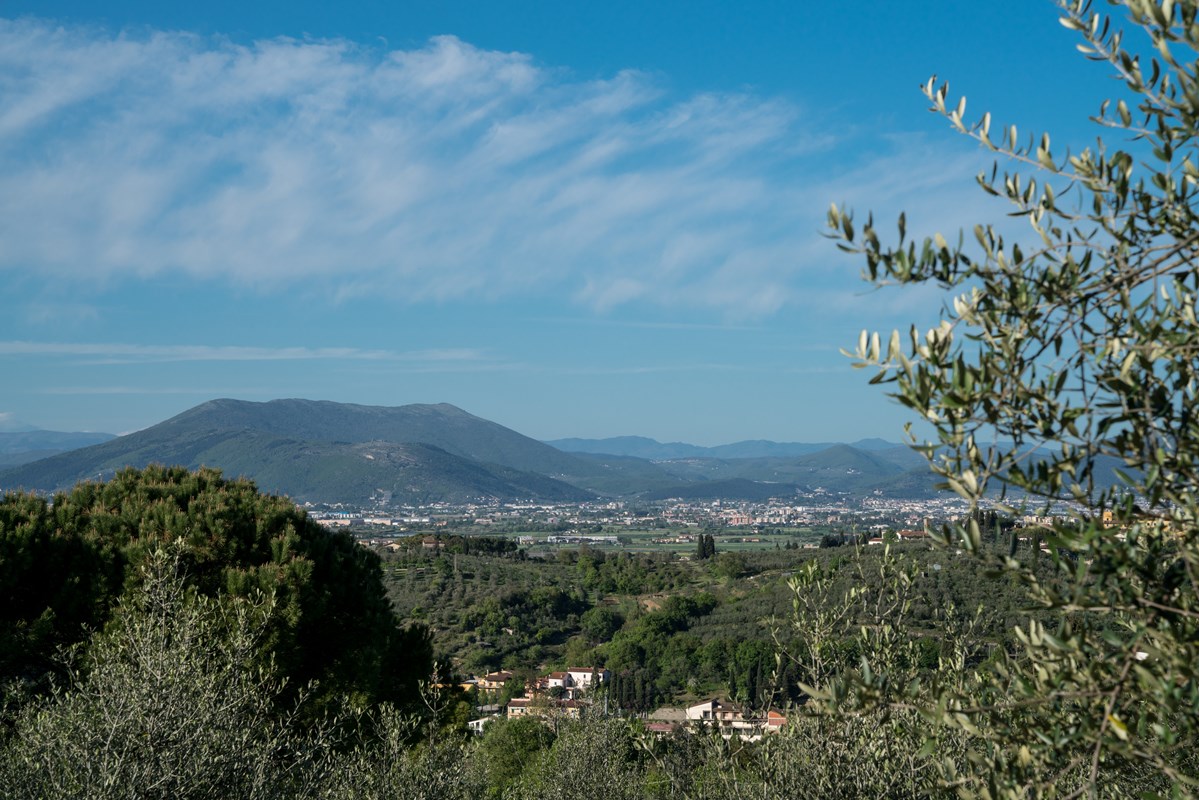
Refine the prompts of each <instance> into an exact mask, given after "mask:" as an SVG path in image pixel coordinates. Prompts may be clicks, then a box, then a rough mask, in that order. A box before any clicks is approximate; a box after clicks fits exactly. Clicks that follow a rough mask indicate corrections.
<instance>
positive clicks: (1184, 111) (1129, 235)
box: [829, 0, 1199, 797]
mask: <svg viewBox="0 0 1199 800" xmlns="http://www.w3.org/2000/svg"><path fill="white" fill-rule="evenodd" d="M1058 5H1059V7H1060V12H1061V22H1062V24H1063V25H1065V26H1066V27H1067V28H1070V29H1072V30H1074V31H1077V33H1078V35H1079V37H1080V38H1081V42H1080V50H1081V51H1082V52H1083V53H1084V54H1085V56H1086V57H1087V58H1089V59H1091V60H1093V61H1097V62H1101V63H1102V64H1103V65H1105V66H1106V67H1107V68H1108V69H1110V70H1114V72H1115V73H1116V75H1117V76H1118V77H1119V78H1120V80H1121V84H1120V90H1119V96H1117V97H1114V98H1113V99H1112V100H1110V101H1108V102H1105V103H1103V105H1102V107H1101V108H1100V109H1099V112H1098V114H1097V115H1096V116H1095V117H1094V118H1093V119H1094V122H1095V123H1096V124H1097V125H1098V126H1099V127H1100V128H1101V129H1103V131H1104V135H1103V136H1101V137H1100V138H1099V139H1098V140H1097V144H1096V145H1095V146H1093V147H1090V148H1087V149H1082V150H1079V151H1076V152H1069V151H1067V150H1061V149H1059V148H1057V147H1055V146H1052V145H1051V140H1050V137H1049V135H1048V134H1047V133H1046V134H1041V135H1033V136H1027V137H1022V136H1021V135H1020V134H1019V133H1018V132H1017V130H1016V129H1015V128H1014V127H1004V126H1000V125H998V124H993V123H992V119H991V116H990V114H983V115H982V116H981V117H978V118H968V117H967V115H966V102H965V99H964V98H963V99H956V98H954V97H953V96H951V94H950V91H949V87H948V85H947V84H940V85H938V83H937V81H936V79H935V78H934V79H932V80H930V81H929V82H928V83H927V85H926V86H925V94H926V95H927V97H928V98H929V100H930V101H931V102H932V105H933V109H934V110H935V111H936V112H938V113H940V114H941V115H943V116H944V117H945V118H946V119H947V120H948V122H949V124H950V125H951V126H952V128H953V129H954V130H956V131H957V132H959V133H960V134H963V135H966V136H968V137H971V138H973V139H975V140H977V141H978V142H979V143H980V144H981V145H982V146H983V147H984V148H986V149H988V150H990V151H993V152H995V153H997V154H998V161H997V162H996V164H995V165H994V166H993V167H992V168H991V169H989V170H988V171H986V172H984V173H982V174H980V175H979V177H978V183H979V186H980V187H981V189H982V190H983V191H984V192H986V193H988V194H990V195H994V196H997V197H999V198H1001V199H1002V200H1006V202H1007V203H1008V204H1010V206H1011V207H1014V208H1011V207H1009V209H1008V210H1009V212H1013V213H1015V214H1016V215H1019V216H1022V217H1023V218H1025V219H1026V220H1027V222H1028V224H1029V226H1030V227H1029V228H1028V229H1027V233H1025V234H1023V235H1017V236H1016V237H1015V239H1013V237H1012V236H1011V235H1009V236H1007V237H1005V236H1004V235H1003V234H1002V233H1001V232H1000V231H999V230H998V229H997V228H996V227H995V226H993V225H989V224H981V225H978V226H976V227H975V228H974V229H973V231H971V232H968V233H965V234H960V235H958V236H951V237H948V238H947V237H945V236H942V235H940V234H937V235H935V236H932V237H929V238H922V239H920V240H919V241H917V240H913V239H910V238H909V237H908V235H907V232H906V230H905V220H904V217H903V216H902V215H901V216H900V217H899V220H898V238H897V239H895V240H892V243H885V242H884V241H883V236H882V233H881V231H879V230H878V229H877V228H876V226H875V223H874V220H873V219H871V218H868V219H867V220H866V221H865V224H861V223H860V222H858V223H857V224H855V218H854V215H853V214H852V213H851V212H849V211H847V210H843V209H838V208H837V207H835V206H834V207H833V208H832V209H831V211H830V213H829V225H830V228H831V230H832V235H833V236H834V237H836V238H838V239H839V240H840V241H839V245H840V247H841V248H842V249H843V250H847V251H849V252H852V253H856V254H857V255H858V256H859V257H861V258H863V259H864V262H865V268H864V274H865V277H866V279H867V280H869V281H870V282H872V283H873V284H875V285H879V286H881V285H887V284H898V285H908V284H933V285H937V286H940V287H942V288H943V289H945V290H946V291H947V292H948V293H950V295H951V299H950V300H948V301H947V302H946V303H945V305H944V307H943V308H942V309H941V312H940V315H939V320H938V321H937V323H936V324H935V325H933V326H932V327H931V328H929V329H927V330H926V331H921V330H920V329H918V328H917V327H915V326H913V327H912V328H911V330H910V332H909V333H908V334H907V335H903V334H901V333H900V332H898V331H896V332H894V333H892V334H891V335H890V337H887V336H886V335H882V336H880V335H879V334H878V333H874V334H870V333H866V332H864V333H863V334H862V337H861V339H860V341H859V342H858V346H857V348H856V353H853V354H852V355H854V356H855V357H856V360H857V365H858V366H861V367H865V368H870V369H873V370H875V375H874V377H873V382H876V383H882V384H885V385H886V386H888V387H889V388H890V390H891V393H892V396H893V397H895V398H896V399H897V400H898V401H899V402H900V403H901V404H902V405H904V406H906V407H907V408H909V409H911V410H912V411H913V412H915V414H916V415H917V416H918V417H919V418H920V419H921V420H923V421H924V422H925V423H927V425H928V426H929V427H930V428H931V430H932V431H934V432H935V433H934V434H933V435H930V436H927V437H921V438H920V440H917V437H916V436H915V434H913V433H912V432H911V429H909V435H911V436H912V438H913V443H914V444H915V445H916V446H918V447H921V448H923V452H924V453H925V454H926V455H927V458H928V459H929V463H930V465H931V467H932V470H933V471H934V472H935V473H936V475H938V476H939V478H940V482H941V485H942V486H943V487H945V488H947V489H950V490H952V491H954V492H956V493H957V494H959V495H961V496H962V497H964V498H966V499H967V500H969V501H970V502H971V503H972V504H974V505H975V506H978V505H979V504H987V503H994V504H998V505H1002V506H1005V507H1006V508H1007V509H1008V510H1010V511H1015V510H1017V509H1020V508H1038V509H1039V510H1040V511H1042V512H1044V513H1056V514H1058V521H1057V522H1055V523H1054V525H1053V527H1052V531H1051V533H1050V534H1049V535H1048V536H1047V538H1046V541H1045V544H1046V547H1047V549H1048V555H1047V556H1045V558H1047V559H1049V560H1051V562H1052V563H1053V565H1055V567H1056V570H1055V574H1054V576H1053V577H1052V579H1048V580H1047V579H1045V578H1043V577H1040V578H1039V577H1038V574H1037V572H1036V571H1034V569H1033V568H1032V567H1031V566H1030V564H1029V563H1028V561H1027V560H1019V559H1017V558H1015V557H1014V555H1013V554H1007V553H994V552H990V553H988V552H986V551H987V548H986V547H984V546H983V535H982V532H981V531H980V529H979V526H978V524H977V522H974V521H967V522H964V523H962V524H960V525H956V526H949V527H946V528H945V529H943V530H941V531H939V532H938V538H939V539H940V540H941V542H942V543H944V544H947V545H952V546H954V547H958V548H961V549H963V550H966V551H969V552H972V553H976V554H978V555H979V557H980V558H983V559H986V560H988V561H989V562H990V565H991V566H993V567H997V568H999V569H1002V570H1006V571H1008V572H1009V573H1010V574H1012V575H1014V576H1016V577H1018V578H1019V579H1020V580H1022V581H1023V582H1024V583H1025V585H1026V586H1027V590H1028V593H1029V597H1030V599H1031V601H1032V602H1033V604H1034V605H1036V606H1039V607H1041V608H1044V609H1049V610H1052V611H1054V612H1056V618H1057V619H1058V620H1060V622H1059V623H1056V624H1055V625H1053V626H1050V627H1046V626H1044V625H1041V624H1035V623H1029V624H1028V625H1027V627H1025V628H1023V629H1022V630H1020V631H1019V636H1020V642H1021V647H1020V648H1019V649H1018V650H1016V651H1013V652H1009V653H1003V654H1001V657H1000V658H997V659H995V660H994V662H993V664H994V666H993V667H990V668H988V669H987V670H986V671H985V674H984V675H983V676H982V677H981V678H979V679H977V680H974V679H970V680H967V679H966V678H965V677H964V676H958V678H956V679H955V678H954V677H952V676H949V675H944V674H943V675H942V676H941V680H942V683H941V684H940V685H938V687H936V691H935V695H936V697H937V701H936V703H935V704H932V705H931V706H929V707H926V710H927V712H928V714H929V716H930V718H931V719H935V720H936V721H937V722H938V723H940V724H943V725H950V726H957V727H958V728H960V729H962V730H964V731H966V732H967V733H968V734H969V739H968V752H967V754H966V755H967V757H966V758H965V759H964V760H957V761H956V762H955V764H954V765H950V766H946V768H945V770H944V773H945V774H944V775H943V780H944V785H945V786H946V787H947V788H955V789H956V790H957V791H958V792H959V793H961V794H963V795H979V796H988V797H999V796H1004V797H1008V796H1055V795H1056V796H1100V795H1108V794H1114V795H1121V794H1125V793H1133V792H1135V793H1136V794H1141V793H1146V795H1145V796H1154V793H1156V794H1158V795H1170V794H1172V795H1174V796H1185V797H1194V796H1196V795H1197V793H1199V769H1197V766H1196V751H1197V749H1199V745H1197V741H1196V734H1197V731H1199V594H1197V592H1199V589H1197V587H1199V524H1197V519H1196V518H1197V514H1199V494H1197V492H1199V408H1196V401H1197V399H1199V398H1197V393H1199V320H1197V318H1196V313H1197V308H1196V301H1197V299H1199V209H1197V207H1196V206H1197V202H1196V201H1197V199H1199V196H1197V194H1196V190H1197V187H1196V183H1197V181H1199V153H1197V149H1196V145H1197V144H1199V3H1196V2H1195V0H1177V1H1176V0H1123V1H1122V2H1114V0H1113V2H1112V3H1111V5H1113V6H1118V7H1119V8H1120V11H1118V12H1117V14H1118V16H1119V17H1120V18H1119V19H1113V18H1112V17H1111V16H1109V15H1108V13H1107V9H1106V8H1098V7H1096V4H1094V3H1093V2H1092V1H1091V0H1058ZM1105 141H1106V142H1109V143H1114V144H1107V143H1105Z"/></svg>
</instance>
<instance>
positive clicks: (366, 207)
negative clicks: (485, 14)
mask: <svg viewBox="0 0 1199 800" xmlns="http://www.w3.org/2000/svg"><path fill="white" fill-rule="evenodd" d="M0 94H2V95H3V97H4V98H5V102H4V103H3V104H0V271H2V270H10V271H27V272H33V273H36V274H38V275H43V276H47V277H48V278H49V279H59V278H63V277H67V278H71V279H76V278H83V279H88V280H107V279H114V278H115V279H127V278H138V277H147V276H155V275H166V274H185V275H189V276H193V277H197V278H202V279H217V280H226V281H231V282H237V283H245V284H248V285H251V286H254V287H258V288H260V289H264V290H270V289H272V288H276V287H284V286H293V285H296V284H300V283H306V284H309V285H316V286H319V287H322V291H327V292H328V293H329V296H330V297H332V298H334V299H341V300H345V299H348V298H353V297H356V296H361V295H365V294H371V295H379V294H383V295H390V296H393V297H395V298H397V299H400V300H406V301H421V300H447V299H453V298H460V297H486V298H494V297H502V296H504V295H507V294H514V293H528V292H552V293H554V294H555V295H560V296H563V295H564V296H566V297H571V298H573V299H574V300H575V301H576V302H580V303H583V304H586V305H589V306H593V307H595V308H599V309H606V308H611V307H613V306H617V305H620V304H624V303H629V302H634V301H637V302H651V303H660V304H664V305H668V306H680V307H700V308H711V309H716V310H722V311H725V312H728V311H730V310H734V311H737V312H738V313H740V314H742V315H743V316H745V317H747V318H748V317H752V316H753V315H756V314H769V313H771V312H774V311H776V310H777V309H779V308H781V307H782V306H784V305H786V304H789V303H795V302H802V300H803V292H802V290H801V289H800V287H801V286H802V285H804V283H805V282H807V281H810V280H811V276H812V272H813V271H816V272H818V273H819V272H821V270H819V269H818V266H819V263H820V262H827V261H828V260H830V256H831V255H832V254H833V252H834V251H833V250H832V248H831V247H830V246H829V245H828V243H827V242H825V241H823V240H821V239H820V237H819V230H820V224H821V219H822V213H823V208H824V207H825V204H826V202H827V200H829V199H840V198H842V197H843V194H842V192H841V191H835V190H840V189H846V188H851V190H852V191H854V192H860V193H863V194H866V195H869V194H870V193H871V192H872V191H878V192H881V193H883V194H887V193H889V192H893V191H894V192H899V191H901V190H902V191H919V192H929V191H932V190H934V189H938V190H939V189H940V188H941V187H943V186H945V185H947V184H948V183H949V182H951V181H955V180H957V179H958V178H959V177H960V174H961V173H960V171H958V167H959V166H961V165H960V164H956V163H955V164H950V165H947V164H945V163H944V160H943V154H938V153H934V152H924V153H918V154H917V156H918V157H916V158H909V157H907V154H908V153H909V151H910V150H911V148H909V147H908V146H907V143H904V142H902V141H897V142H896V143H895V145H894V149H895V150H896V151H897V152H899V153H900V154H899V155H897V156H895V157H894V158H893V160H892V161H888V162H887V163H886V164H884V165H883V167H885V169H886V174H884V175H883V176H882V177H881V178H880V172H879V170H878V169H875V170H874V171H873V172H870V171H869V170H868V169H866V168H863V171H862V173H861V174H863V175H867V176H871V177H869V182H867V183H865V184H857V183H852V182H850V181H844V180H841V179H829V178H827V177H816V176H817V175H823V176H827V173H828V168H827V164H826V163H824V162H825V161H826V160H827V159H826V158H824V157H823V155H822V154H827V152H829V151H830V149H831V148H842V151H841V152H840V154H839V157H840V158H847V159H849V160H852V156H850V155H847V154H846V152H844V151H845V149H847V148H848V149H851V148H852V144H850V145H847V144H846V143H844V142H840V141H838V140H837V139H835V138H834V137H830V136H828V135H827V134H826V133H822V132H821V125H819V124H818V123H817V121H815V120H814V119H813V115H812V114H810V113H808V112H804V111H803V110H802V109H800V108H797V107H796V106H795V105H793V104H791V103H788V102H783V101H779V100H774V99H770V98H762V97H754V96H749V95H722V94H701V95H698V96H692V97H684V98H679V97H676V96H672V95H671V94H670V93H669V92H667V91H665V90H664V88H663V87H662V86H660V85H659V84H658V83H657V82H655V81H654V80H653V79H651V78H649V77H647V76H645V75H642V74H639V73H636V72H623V73H620V74H617V75H615V76H613V77H611V78H610V79H608V80H599V81H582V80H577V79H574V78H572V77H570V75H569V74H568V73H566V72H564V71H561V70H556V69H550V68H546V67H544V66H542V65H539V64H537V63H536V62H535V61H534V60H533V59H531V58H530V57H529V56H528V55H525V54H520V53H502V52H494V51H486V50H481V49H479V48H476V47H472V46H471V45H469V44H467V43H465V42H462V41H460V40H458V39H455V38H453V37H440V38H437V39H434V40H432V41H430V42H429V43H428V44H427V45H426V46H424V47H420V48H417V49H414V50H408V51H386V50H383V49H379V48H371V47H363V46H360V45H357V44H354V43H352V42H347V41H343V40H321V41H308V40H303V41H300V40H291V39H276V40H269V41H261V42H256V43H254V44H252V45H240V44H235V43H232V42H229V41H226V40H222V39H214V38H206V37H200V36H195V35H190V34H185V33H168V32H151V33H142V34H139V33H128V32H126V33H121V34H112V33H110V32H106V31H102V30H96V29H91V28H70V27H68V28H63V27H58V26H55V25H51V24H49V23H44V22H40V21H37V20H20V21H3V20H0ZM814 153H815V154H817V155H816V156H814V155H813V154H814ZM971 171H972V170H971ZM805 176H806V177H805ZM905 187H906V188H905ZM816 190H818V191H816ZM833 257H834V258H835V256H833ZM825 274H826V275H827V271H825ZM194 357H196V358H202V357H204V356H203V355H202V354H200V353H197V354H196V355H195V356H194ZM219 357H220V358H234V357H236V355H235V354H234V353H233V352H232V351H227V352H224V353H222V354H221V355H220V356H219ZM245 357H247V358H256V357H258V356H254V355H253V354H247V355H246V356H245ZM272 357H285V356H281V355H275V356H272ZM297 357H313V356H311V355H298V356H297ZM319 357H326V356H319ZM327 357H340V356H332V355H331V356H327ZM354 357H359V358H365V357H369V356H367V355H364V354H359V355H356V356H354Z"/></svg>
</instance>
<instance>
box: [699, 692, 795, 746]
mask: <svg viewBox="0 0 1199 800" xmlns="http://www.w3.org/2000/svg"><path fill="white" fill-rule="evenodd" d="M686 715H687V721H688V722H691V723H693V724H698V725H705V726H713V727H716V728H717V729H718V730H719V731H720V735H721V736H723V737H725V738H726V739H728V738H730V737H732V736H737V737H739V738H741V739H746V740H748V741H757V740H758V739H760V738H761V737H762V735H763V734H764V733H774V732H777V731H779V730H781V729H782V728H783V727H784V726H785V725H786V724H787V717H786V715H784V714H783V713H782V712H781V711H777V710H774V709H771V710H769V711H767V712H766V714H765V715H751V714H747V713H746V709H744V708H743V707H742V706H739V705H737V704H736V703H731V702H727V701H723V700H720V699H718V698H712V699H711V700H705V701H704V702H702V703H696V704H695V705H693V706H689V707H688V708H687V710H686Z"/></svg>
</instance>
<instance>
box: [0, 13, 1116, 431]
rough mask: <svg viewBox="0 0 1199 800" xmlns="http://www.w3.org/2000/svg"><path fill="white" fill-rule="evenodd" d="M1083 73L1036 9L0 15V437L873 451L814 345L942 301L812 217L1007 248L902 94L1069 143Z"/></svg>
mask: <svg viewBox="0 0 1199 800" xmlns="http://www.w3.org/2000/svg"><path fill="white" fill-rule="evenodd" d="M101 6H102V13H101V12H100V11H99V10H98V9H100V7H101ZM1074 45H1075V41H1074V38H1073V36H1072V34H1071V33H1070V32H1069V31H1066V30H1065V29H1064V28H1062V27H1061V26H1060V25H1058V23H1057V22H1056V13H1055V8H1054V7H1053V5H1052V4H1050V3H1048V2H1041V1H1040V0H1013V1H1012V2H1009V3H962V2H957V1H955V2H949V0H936V1H934V2H920V3H895V2H863V3H856V4H852V5H851V4H840V3H820V4H817V3H800V2H741V3H736V4H734V3H727V2H686V3H684V2H651V3H647V2H644V0H641V2H624V0H621V1H620V2H605V3H595V2H552V3H551V2H515V3H481V2H464V1H462V0H459V1H458V2H439V1H437V0H422V1H421V2H384V0H371V1H370V2H357V3H354V2H350V3H342V4H329V3H317V2H301V1H299V0H292V1H291V2H288V3H282V2H255V3H246V2H244V0H243V1H242V2H237V3H234V2H223V1H222V2H206V3H187V4H184V3H162V2H155V3H150V2H121V0H114V1H113V2H106V3H104V4H97V3H94V2H59V1H57V0H39V1H38V2H36V3H34V2H19V1H12V0H0V280H3V285H4V287H5V291H4V292H2V293H0V369H2V370H3V373H4V375H5V379H4V381H3V382H2V383H0V418H3V417H4V415H7V417H8V418H15V419H20V420H22V421H24V422H26V423H29V424H33V425H35V426H37V427H42V428H48V429H55V430H105V431H111V432H114V433H120V432H126V431H130V430H135V429H138V428H142V427H146V426H148V425H152V424H154V423H156V422H158V421H161V420H162V419H165V418H167V417H169V416H172V415H174V414H176V413H179V412H180V411H183V410H185V409H187V408H190V407H191V406H193V405H196V404H198V403H200V402H203V401H205V400H208V399H211V398H213V397H237V398H242V399H246V400H269V399H272V398H277V397H307V398H315V399H329V400H337V401H344V402H356V403H366V404H378V405H400V404H405V403H414V402H449V403H453V404H455V405H458V406H460V407H462V408H464V409H466V410H468V411H470V412H472V413H474V414H478V415H480V416H483V417H486V418H488V419H493V420H495V421H497V422H500V423H501V424H504V425H508V426H510V427H512V428H515V429H517V430H519V431H521V432H522V433H526V434H528V435H531V436H535V437H538V438H544V439H550V438H558V437H565V436H584V437H602V436H613V435H621V434H640V435H646V436H652V437H654V438H657V439H660V440H664V441H665V440H684V441H690V442H694V443H697V444H717V443H722V442H729V441H734V440H739V439H748V438H765V439H774V440H780V441H829V440H843V441H853V440H856V439H858V438H863V437H868V436H880V437H884V438H888V439H891V440H895V441H898V440H900V438H901V435H902V425H903V423H904V422H905V421H906V420H907V417H906V415H905V414H904V412H903V411H902V410H901V409H900V408H898V407H897V406H896V405H895V404H893V403H891V402H890V401H888V400H887V399H886V398H885V397H884V396H883V394H882V393H881V392H880V391H878V390H877V387H869V386H867V384H866V379H867V377H868V376H867V375H865V374H863V373H861V372H857V371H854V370H852V369H851V368H850V366H849V362H848V360H847V359H845V358H844V357H843V356H841V355H840V354H839V349H840V348H842V347H850V346H852V344H853V343H854V342H856V339H857V333H858V331H859V330H861V329H862V328H881V329H886V330H889V329H890V328H892V327H896V326H900V327H906V325H907V324H909V323H912V322H915V323H917V324H920V325H921V326H922V327H923V326H927V325H930V324H932V323H934V322H935V320H936V313H937V307H938V303H939V299H938V297H937V296H936V295H935V294H934V293H931V292H928V291H919V290H917V291H911V290H904V291H882V292H870V291H868V287H866V286H865V284H863V283H862V282H861V281H860V279H859V277H858V275H859V264H858V263H857V262H856V261H855V260H854V259H853V258H851V257H848V256H844V255H842V254H840V253H839V252H838V251H837V250H836V248H835V247H834V245H833V244H832V243H831V242H829V241H828V240H827V239H825V238H823V236H822V229H823V220H824V212H825V210H826V209H827V207H828V204H829V203H830V202H837V203H839V204H848V205H850V206H851V207H853V208H855V209H856V210H857V211H859V213H861V214H863V216H864V214H865V212H866V211H867V210H871V209H873V210H874V211H875V213H876V217H877V218H880V219H883V220H886V219H891V218H893V217H894V216H895V215H896V214H897V213H898V211H899V210H901V209H906V210H907V212H908V218H909V227H910V228H915V229H916V230H918V231H921V232H927V233H931V232H933V231H944V232H946V233H949V232H954V231H956V230H957V229H959V228H960V227H962V226H970V225H973V224H974V223H976V222H979V221H983V220H994V219H996V218H998V217H1000V216H1001V215H1002V214H1003V213H1005V211H1006V209H1005V208H1004V207H1003V205H1002V204H997V202H996V201H993V200H989V199H987V198H986V197H985V196H984V195H983V194H982V193H981V192H980V191H978V189H977V188H976V187H975V185H974V181H973V176H974V175H975V174H976V173H977V172H978V171H980V170H981V169H983V168H985V167H988V166H989V164H990V159H989V158H988V157H987V155H986V154H985V153H983V152H981V151H980V150H979V149H978V148H977V147H975V146H973V145H972V144H971V143H969V142H968V141H965V140H963V139H961V138H960V137H956V136H955V135H954V134H953V133H952V132H950V131H949V129H948V126H947V124H946V123H945V122H944V121H943V120H940V119H939V118H937V117H936V116H934V115H932V114H930V113H928V112H927V110H926V105H927V104H926V103H925V101H924V98H923V97H922V96H921V95H920V93H919V91H918V88H919V86H920V85H921V84H922V83H923V82H924V81H925V80H926V79H927V78H928V77H929V75H930V74H933V73H936V74H938V75H940V76H942V77H945V78H949V79H950V81H951V86H952V87H953V89H954V91H955V93H956V92H958V91H960V92H962V93H964V94H966V95H967V96H968V97H969V98H970V110H971V112H972V114H973V112H978V113H981V111H982V110H983V109H989V110H990V111H992V113H993V115H994V118H995V120H996V123H997V124H998V123H1000V122H1002V123H1004V124H1007V123H1015V124H1017V125H1019V126H1021V128H1022V129H1026V128H1027V129H1030V130H1031V129H1037V130H1040V129H1042V128H1044V129H1048V130H1050V131H1052V132H1053V134H1054V141H1055V143H1058V142H1068V143H1074V144H1076V145H1082V144H1087V143H1089V141H1090V139H1092V138H1093V136H1094V131H1093V130H1092V129H1091V126H1089V125H1088V124H1087V123H1086V117H1087V115H1088V114H1091V113H1094V112H1095V111H1096V110H1097V108H1098V105H1099V102H1100V101H1101V100H1102V99H1103V97H1105V96H1106V94H1105V93H1107V92H1110V91H1112V89H1113V85H1112V83H1111V82H1110V81H1109V80H1108V79H1107V74H1106V72H1105V70H1104V69H1103V67H1102V66H1097V65H1092V64H1088V63H1087V62H1086V61H1084V60H1083V59H1082V58H1081V57H1080V56H1078V54H1077V53H1076V52H1075V51H1074ZM972 114H971V115H972ZM886 227H887V226H885V225H884V226H883V228H884V229H886Z"/></svg>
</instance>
